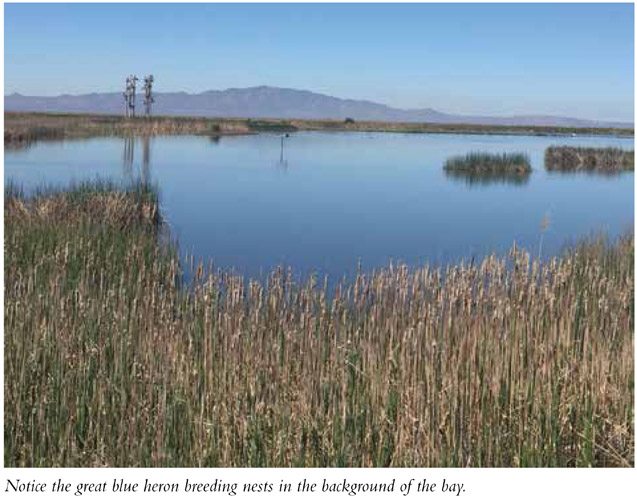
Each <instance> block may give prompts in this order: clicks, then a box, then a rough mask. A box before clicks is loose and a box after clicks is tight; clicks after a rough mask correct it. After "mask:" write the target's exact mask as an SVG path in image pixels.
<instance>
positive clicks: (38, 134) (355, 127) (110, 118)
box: [4, 111, 634, 148]
mask: <svg viewBox="0 0 637 500" xmlns="http://www.w3.org/2000/svg"><path fill="white" fill-rule="evenodd" d="M4 126H5V130H4V145H5V148H20V147H23V146H25V145H28V144H29V143H31V142H35V141H40V140H64V139H72V138H89V137H103V136H126V135H202V136H208V137H224V136H226V137H227V136H236V135H252V134H259V133H268V132H274V133H293V132H306V131H307V132H309V131H312V132H374V133H405V134H462V135H510V136H544V137H582V136H584V137H596V136H597V137H612V138H626V139H629V138H634V129H615V128H576V127H547V126H541V127H540V126H504V125H473V124H436V123H401V122H376V121H354V122H351V121H339V120H314V119H278V118H267V119H253V118H215V117H192V116H153V117H151V118H144V117H137V118H125V117H123V116H121V115H106V114H104V115H101V114H83V113H77V114H75V113H39V112H38V113H35V112H33V113H32V112H13V111H5V113H4Z"/></svg>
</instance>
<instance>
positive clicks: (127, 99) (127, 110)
mask: <svg viewBox="0 0 637 500" xmlns="http://www.w3.org/2000/svg"><path fill="white" fill-rule="evenodd" d="M124 114H125V115H126V118H128V117H130V76H127V77H126V88H125V89H124Z"/></svg>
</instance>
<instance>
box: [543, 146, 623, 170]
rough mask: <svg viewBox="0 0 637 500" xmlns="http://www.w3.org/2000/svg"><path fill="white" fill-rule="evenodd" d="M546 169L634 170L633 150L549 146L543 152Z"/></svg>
mask: <svg viewBox="0 0 637 500" xmlns="http://www.w3.org/2000/svg"><path fill="white" fill-rule="evenodd" d="M544 165H545V167H546V169H547V170H556V171H562V172H578V171H584V172H599V173H606V174H613V173H618V172H624V171H628V170H630V171H634V170H635V152H634V151H626V150H623V149H620V148H612V147H609V148H586V147H573V146H550V147H548V148H547V149H546V152H545V153H544Z"/></svg>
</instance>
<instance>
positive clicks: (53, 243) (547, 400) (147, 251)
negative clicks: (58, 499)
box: [4, 183, 634, 467]
mask: <svg viewBox="0 0 637 500" xmlns="http://www.w3.org/2000/svg"><path fill="white" fill-rule="evenodd" d="M158 213H159V211H158V205H157V195H156V192H155V191H154V190H153V189H150V188H148V187H147V186H144V185H137V186H134V187H133V188H130V189H126V190H122V189H120V188H118V187H117V186H114V185H110V184H104V183H102V184H84V185H81V186H76V187H74V188H71V189H69V190H67V191H55V190H43V191H40V192H39V193H36V194H35V195H33V196H25V195H24V194H23V193H22V192H21V190H20V189H19V188H17V187H16V186H13V185H9V187H8V188H7V190H6V192H5V240H4V244H5V337H4V342H5V359H4V363H5V416H4V426H5V427H4V431H5V438H4V439H5V442H4V450H5V456H4V460H5V462H4V463H5V466H6V467H19V466H36V467H43V466H46V467H50V466H64V467H69V466H81V467H86V466H118V467H130V466H137V467H143V466H151V467H155V466H157V467H166V466H180V467H197V466H323V467H331V466H361V467H368V466H417V467H431V466H435V467H443V466H475V467H481V466H539V467H548V466H626V467H632V466H634V455H633V453H634V414H633V408H634V380H633V373H634V371H633V370H634V333H633V332H634V267H633V256H634V240H633V236H632V235H627V236H625V237H623V238H620V239H619V240H618V241H616V242H614V243H613V244H609V243H608V242H606V241H605V240H604V239H603V238H593V239H589V240H586V241H582V242H581V243H580V244H578V245H577V246H576V247H574V248H572V249H570V250H568V251H566V252H565V253H564V254H563V255H562V256H560V257H558V258H553V259H551V260H550V261H547V262H545V263H543V264H540V263H538V262H537V261H536V260H534V259H532V258H531V256H530V255H529V254H528V253H526V252H524V251H521V250H519V249H517V248H515V247H514V248H513V249H512V250H511V252H510V254H508V255H507V256H503V257H496V256H490V257H486V258H485V259H483V260H482V261H479V262H473V261H471V262H468V263H462V264H458V265H455V266H449V267H447V268H444V269H442V268H432V267H426V266H425V267H420V268H416V269H409V268H407V267H405V266H392V267H389V268H386V269H381V270H378V271H376V272H373V273H371V274H360V275H359V276H357V278H356V279H355V280H354V281H353V282H351V283H342V284H340V285H339V286H337V287H336V289H335V291H334V293H333V294H328V293H327V284H326V283H325V282H320V283H319V282H318V281H317V279H316V278H310V279H308V280H307V281H304V282H302V283H301V282H298V281H297V280H295V279H294V278H293V275H292V273H291V272H289V271H285V270H283V269H278V270H276V271H275V272H273V273H272V274H271V275H270V276H269V277H268V278H267V280H265V282H261V281H251V280H246V279H243V278H242V277H240V276H236V275H234V274H231V273H227V272H225V271H223V270H216V269H213V268H205V267H204V266H203V265H201V264H200V265H193V275H194V280H193V283H192V284H190V285H188V286H186V285H184V284H183V282H182V280H181V271H180V266H179V259H178V255H177V253H176V252H175V249H174V248H171V247H169V246H166V245H163V244H160V243H159V238H158V235H159V231H158V225H159V223H160V217H159V216H158Z"/></svg>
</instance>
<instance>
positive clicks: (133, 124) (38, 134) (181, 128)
mask: <svg viewBox="0 0 637 500" xmlns="http://www.w3.org/2000/svg"><path fill="white" fill-rule="evenodd" d="M250 133H253V131H252V129H251V128H250V127H249V126H248V124H247V123H246V122H245V120H235V119H211V118H195V117H178V116H175V117H166V116H154V117H151V118H145V117H137V118H125V117H123V116H114V115H84V114H72V113H68V114H63V113H5V132H4V144H5V147H9V148H15V147H25V146H28V145H29V144H31V143H33V142H35V141H39V140H61V139H82V138H87V137H100V136H130V135H145V136H149V135H207V136H212V137H215V136H222V135H242V134H250Z"/></svg>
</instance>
